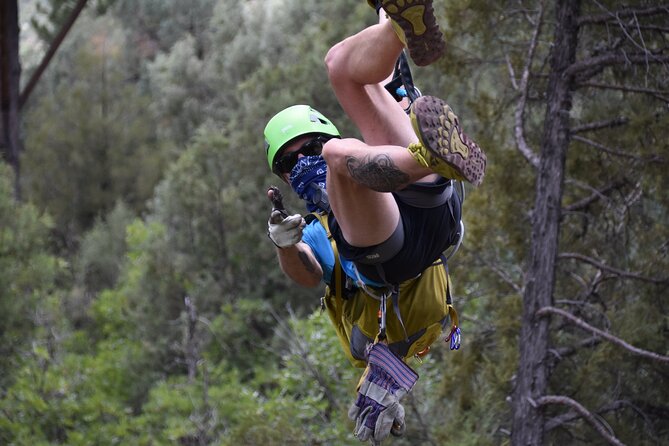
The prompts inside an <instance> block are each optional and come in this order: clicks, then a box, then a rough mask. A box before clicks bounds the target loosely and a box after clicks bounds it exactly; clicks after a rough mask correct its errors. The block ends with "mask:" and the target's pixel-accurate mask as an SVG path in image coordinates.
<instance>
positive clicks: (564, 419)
mask: <svg viewBox="0 0 669 446" xmlns="http://www.w3.org/2000/svg"><path fill="white" fill-rule="evenodd" d="M627 404H628V403H627V402H626V401H620V400H619V401H615V402H613V403H611V404H608V405H606V406H604V407H602V408H601V409H599V410H598V411H597V414H599V415H601V414H603V413H606V412H612V411H616V410H619V409H622V408H623V407H625V406H626V405H627ZM579 418H581V415H580V414H579V413H578V412H577V411H575V410H571V411H569V412H566V413H564V414H562V415H558V416H557V417H555V418H553V419H551V420H548V421H547V422H546V425H545V427H544V429H546V432H548V431H551V430H553V429H555V428H558V427H560V426H562V425H563V424H565V423H569V422H570V421H574V420H577V419H579Z"/></svg>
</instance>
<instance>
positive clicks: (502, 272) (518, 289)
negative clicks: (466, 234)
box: [477, 256, 523, 294]
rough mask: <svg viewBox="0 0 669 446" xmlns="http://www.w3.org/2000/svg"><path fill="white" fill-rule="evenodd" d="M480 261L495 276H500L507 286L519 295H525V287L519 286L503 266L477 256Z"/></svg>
mask: <svg viewBox="0 0 669 446" xmlns="http://www.w3.org/2000/svg"><path fill="white" fill-rule="evenodd" d="M477 257H478V259H479V260H480V261H481V262H482V263H483V264H484V265H485V266H487V267H488V268H490V269H491V270H492V271H493V272H494V273H495V274H497V275H498V276H499V278H500V279H502V281H503V282H504V283H506V284H507V285H509V286H510V287H511V288H513V290H514V291H515V292H516V293H518V294H522V293H523V287H522V285H520V284H518V283H517V282H516V281H515V280H514V279H513V277H511V275H510V274H508V273H507V271H506V269H505V268H504V267H502V266H498V265H496V264H493V263H492V262H490V261H489V260H486V259H484V258H483V257H481V256H477Z"/></svg>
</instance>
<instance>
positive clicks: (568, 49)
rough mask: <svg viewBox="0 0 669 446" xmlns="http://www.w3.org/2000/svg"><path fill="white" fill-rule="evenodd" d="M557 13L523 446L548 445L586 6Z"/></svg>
mask: <svg viewBox="0 0 669 446" xmlns="http://www.w3.org/2000/svg"><path fill="white" fill-rule="evenodd" d="M555 8H556V24H555V36H554V45H553V51H552V54H551V72H550V77H549V84H548V92H547V109H546V116H545V121H544V133H543V135H542V142H541V155H540V157H541V159H540V166H539V171H538V173H537V183H536V197H535V203H534V212H533V216H532V237H531V246H530V258H529V262H528V270H527V274H526V286H525V292H524V294H523V316H522V327H521V332H520V360H519V365H518V373H517V382H516V389H515V395H514V414H513V431H512V442H513V444H514V445H523V446H524V445H539V444H543V433H544V429H543V428H544V420H543V414H542V413H541V409H540V408H539V407H538V406H537V405H536V401H537V399H538V398H540V397H541V396H543V395H545V394H546V391H547V388H548V368H547V362H546V357H547V353H548V346H549V332H548V328H549V327H548V325H549V319H548V318H546V317H538V316H537V315H536V312H537V310H539V309H540V308H542V307H544V306H551V305H552V301H553V290H554V287H555V263H556V259H557V254H558V239H559V231H560V207H561V201H562V188H563V179H564V166H565V158H566V154H567V148H568V145H569V111H570V109H571V95H572V78H571V77H569V76H565V71H566V70H567V68H569V66H570V65H571V64H572V63H573V62H574V60H575V55H576V43H577V39H578V25H577V19H578V14H579V11H580V0H560V1H558V2H557V4H556V6H555Z"/></svg>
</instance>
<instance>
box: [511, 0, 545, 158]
mask: <svg viewBox="0 0 669 446" xmlns="http://www.w3.org/2000/svg"><path fill="white" fill-rule="evenodd" d="M543 15H544V3H543V1H542V2H541V3H540V4H539V13H538V16H537V21H536V26H535V27H534V32H533V33H532V38H531V40H530V47H529V48H528V50H527V59H526V62H525V66H524V67H523V72H522V74H521V76H520V84H519V85H518V90H519V91H520V98H519V99H518V104H517V105H516V112H515V121H516V124H515V127H514V133H515V137H516V145H517V146H518V150H519V151H520V153H521V154H522V155H523V156H524V157H525V159H526V160H527V161H528V162H529V163H530V164H531V165H532V166H533V167H534V168H535V169H538V168H539V157H538V156H537V154H536V153H535V152H534V150H532V149H531V148H530V146H529V145H528V144H527V140H526V139H525V130H524V127H523V126H524V122H525V118H524V115H525V106H526V105H527V97H528V87H529V80H530V71H531V70H530V69H531V67H532V61H533V60H534V54H535V52H536V49H537V43H538V41H539V34H540V32H541V25H542V24H543V22H544V20H543ZM512 74H513V73H512ZM512 83H515V77H513V78H512Z"/></svg>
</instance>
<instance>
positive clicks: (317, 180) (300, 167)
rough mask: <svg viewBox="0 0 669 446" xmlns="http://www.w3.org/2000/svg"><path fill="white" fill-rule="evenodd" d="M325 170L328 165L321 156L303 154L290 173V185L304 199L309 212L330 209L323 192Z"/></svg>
mask: <svg viewBox="0 0 669 446" xmlns="http://www.w3.org/2000/svg"><path fill="white" fill-rule="evenodd" d="M327 171H328V166H327V164H325V160H324V159H323V157H322V156H304V157H302V158H300V159H299V160H298V161H297V164H296V165H295V167H293V170H292V172H291V173H290V185H291V187H292V188H293V190H294V191H295V193H296V194H297V195H298V196H299V197H300V198H301V199H303V200H304V201H305V203H306V206H307V210H308V211H309V212H314V211H319V210H325V211H329V210H330V206H329V204H328V202H327V193H326V192H325V178H326V174H327Z"/></svg>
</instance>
